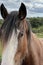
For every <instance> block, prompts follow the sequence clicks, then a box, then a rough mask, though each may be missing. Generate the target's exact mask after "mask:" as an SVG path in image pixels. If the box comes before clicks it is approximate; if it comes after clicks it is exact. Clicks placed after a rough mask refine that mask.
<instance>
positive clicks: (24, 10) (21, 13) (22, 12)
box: [19, 3, 27, 19]
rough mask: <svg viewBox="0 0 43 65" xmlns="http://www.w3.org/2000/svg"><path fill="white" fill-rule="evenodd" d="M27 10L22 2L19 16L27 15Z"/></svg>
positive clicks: (22, 17)
mask: <svg viewBox="0 0 43 65" xmlns="http://www.w3.org/2000/svg"><path fill="white" fill-rule="evenodd" d="M26 14H27V11H26V6H25V5H24V4H23V3H21V6H20V8H19V18H20V19H24V18H25V17H26Z"/></svg>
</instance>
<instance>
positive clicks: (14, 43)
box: [0, 3, 43, 65]
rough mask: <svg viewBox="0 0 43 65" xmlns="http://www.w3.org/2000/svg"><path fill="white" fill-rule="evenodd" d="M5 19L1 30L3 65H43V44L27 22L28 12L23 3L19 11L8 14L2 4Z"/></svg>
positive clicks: (2, 13)
mask: <svg viewBox="0 0 43 65" xmlns="http://www.w3.org/2000/svg"><path fill="white" fill-rule="evenodd" d="M1 15H2V17H3V19H4V21H3V24H2V26H1V28H0V30H1V31H0V33H1V39H2V43H3V53H2V61H1V65H43V42H41V41H40V40H39V39H38V38H37V36H36V35H35V34H34V33H33V32H32V30H31V24H30V22H28V21H27V20H26V15H27V10H26V6H25V4H24V3H21V5H20V8H19V10H18V11H12V12H10V13H8V11H7V9H6V8H5V6H4V4H3V3H2V4H1Z"/></svg>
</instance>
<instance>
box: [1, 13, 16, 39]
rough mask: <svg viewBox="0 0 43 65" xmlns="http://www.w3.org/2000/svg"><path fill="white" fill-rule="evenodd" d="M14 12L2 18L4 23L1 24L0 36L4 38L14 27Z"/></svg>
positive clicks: (6, 37)
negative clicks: (0, 32) (0, 33)
mask: <svg viewBox="0 0 43 65" xmlns="http://www.w3.org/2000/svg"><path fill="white" fill-rule="evenodd" d="M15 14H17V12H15ZM15 14H14V12H11V14H9V15H8V16H7V18H6V19H5V20H4V23H3V24H2V26H1V30H2V37H4V38H5V40H8V37H9V35H10V34H11V33H12V30H13V29H14V26H15V24H14V21H13V20H14V15H15Z"/></svg>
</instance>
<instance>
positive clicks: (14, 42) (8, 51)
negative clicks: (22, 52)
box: [1, 31, 19, 65]
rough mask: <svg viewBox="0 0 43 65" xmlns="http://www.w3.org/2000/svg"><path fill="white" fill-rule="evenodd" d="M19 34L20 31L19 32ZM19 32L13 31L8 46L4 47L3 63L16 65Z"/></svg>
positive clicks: (4, 64)
mask: <svg viewBox="0 0 43 65" xmlns="http://www.w3.org/2000/svg"><path fill="white" fill-rule="evenodd" d="M18 34H19V32H18ZM18 34H17V35H16V34H15V31H13V32H12V36H11V38H10V40H8V42H7V46H6V47H5V49H4V52H3V55H2V63H1V65H15V63H14V62H15V60H14V56H15V54H16V51H17V47H18V39H17V38H18Z"/></svg>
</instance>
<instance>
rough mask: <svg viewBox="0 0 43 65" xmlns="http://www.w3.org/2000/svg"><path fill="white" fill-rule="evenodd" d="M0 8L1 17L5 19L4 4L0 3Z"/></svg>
mask: <svg viewBox="0 0 43 65" xmlns="http://www.w3.org/2000/svg"><path fill="white" fill-rule="evenodd" d="M0 10H1V15H2V17H3V18H4V19H5V18H6V17H7V15H8V12H7V10H6V8H5V6H4V4H1V7H0Z"/></svg>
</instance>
